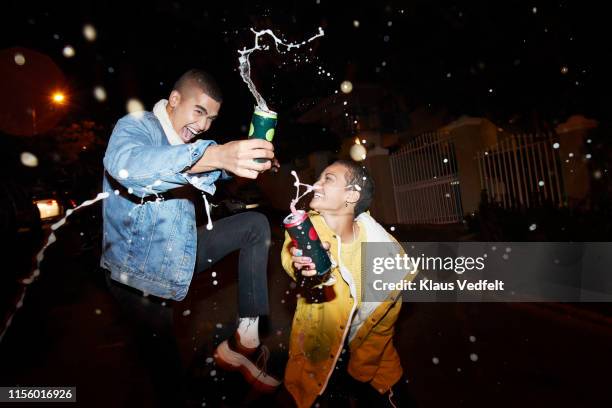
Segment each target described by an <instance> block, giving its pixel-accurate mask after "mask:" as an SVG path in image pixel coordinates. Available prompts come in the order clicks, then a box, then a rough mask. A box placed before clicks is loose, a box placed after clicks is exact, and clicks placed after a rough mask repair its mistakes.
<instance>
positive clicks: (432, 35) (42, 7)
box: [1, 0, 609, 140]
mask: <svg viewBox="0 0 612 408" xmlns="http://www.w3.org/2000/svg"><path fill="white" fill-rule="evenodd" d="M4 9H5V10H4V12H3V13H2V14H3V17H2V19H3V20H4V21H3V24H2V25H3V27H4V29H3V30H4V31H5V34H3V35H2V40H1V41H2V47H1V48H3V49H5V48H9V47H16V46H18V47H25V48H28V49H32V50H36V51H39V52H41V53H44V54H47V55H48V56H49V57H51V59H52V60H53V61H54V62H55V63H56V64H57V65H58V66H59V68H60V69H61V70H62V71H63V73H64V75H65V77H66V87H67V92H68V94H69V98H70V105H69V112H68V113H69V118H70V119H72V120H80V119H84V118H87V119H92V120H95V121H97V122H102V123H109V124H112V123H114V121H116V120H117V119H118V118H119V117H120V116H122V115H123V114H125V112H126V111H125V109H126V108H125V106H126V101H127V100H128V99H129V98H138V99H139V100H140V101H142V102H143V104H144V106H145V107H146V108H147V109H151V107H152V105H153V104H154V103H155V102H156V101H157V100H158V99H160V98H162V97H166V96H167V94H168V93H169V91H170V90H171V87H172V84H173V82H174V81H175V80H176V78H177V77H178V76H179V75H180V74H181V73H182V72H184V71H186V70H187V69H189V68H191V67H201V68H204V69H206V70H209V71H210V72H212V73H213V74H214V75H215V76H216V77H217V79H218V80H219V82H220V83H221V86H222V89H223V91H224V94H225V101H224V105H223V108H222V111H221V116H220V118H219V120H218V121H217V122H216V124H215V126H214V127H213V128H212V129H211V137H213V138H217V139H221V140H223V139H224V138H230V139H231V138H236V137H237V135H242V134H243V133H244V132H243V129H244V124H245V123H247V122H248V120H249V118H250V114H251V112H252V106H253V99H252V98H251V96H250V94H249V93H248V90H247V88H246V86H245V84H244V83H243V82H242V81H241V79H240V77H239V75H238V72H237V62H238V61H237V57H238V54H237V50H238V49H240V48H243V47H245V46H246V47H251V46H252V44H253V35H252V33H251V32H250V30H249V28H250V27H253V28H256V29H265V28H271V29H273V30H274V31H275V32H276V33H277V34H278V35H282V36H283V38H286V39H287V40H290V41H302V40H304V39H306V38H309V37H311V36H312V35H314V34H316V32H317V29H318V27H319V26H321V27H323V28H324V30H325V33H326V35H325V37H323V38H321V39H317V40H316V41H315V42H313V43H312V46H310V47H308V49H303V50H302V49H300V50H298V51H297V52H292V53H290V54H284V55H278V54H277V53H276V52H267V53H261V52H259V53H256V54H254V55H253V57H252V58H251V63H252V71H253V78H254V81H255V82H256V84H257V85H258V87H259V89H260V92H261V93H262V94H263V95H264V97H265V98H266V99H267V100H268V104H269V105H270V106H271V107H272V108H273V109H275V110H277V111H279V112H280V113H281V114H282V113H283V112H287V111H290V110H291V109H293V108H294V107H295V106H297V105H299V103H300V101H308V102H307V103H309V104H312V103H316V102H317V101H319V100H321V99H322V98H324V97H326V96H329V95H332V94H334V92H335V91H337V90H338V89H339V85H340V83H341V82H342V81H343V80H345V79H349V80H351V81H352V82H353V83H356V84H358V83H369V84H378V85H380V86H381V87H383V88H385V89H389V90H393V91H394V92H396V93H398V94H399V95H401V96H403V98H404V99H405V101H406V106H407V108H408V110H409V111H410V110H414V109H417V108H425V109H431V110H432V111H445V112H448V113H449V114H450V115H451V116H454V117H458V116H460V115H463V114H467V115H472V116H484V117H488V118H490V119H492V120H493V121H494V122H495V123H496V124H498V125H499V126H504V125H506V124H508V123H509V121H512V122H513V123H515V124H517V123H518V124H520V126H522V128H523V129H524V131H530V130H531V129H533V128H536V127H538V128H539V127H541V126H544V127H546V126H548V127H549V128H550V127H554V125H555V124H556V123H559V122H563V121H565V120H566V119H567V117H568V116H569V115H572V114H575V113H581V114H584V115H586V116H589V117H593V118H595V119H598V120H600V121H601V120H605V117H604V114H605V111H604V109H605V108H604V100H603V95H604V94H605V93H606V92H605V91H604V89H605V88H606V86H605V84H606V83H607V77H608V73H607V71H606V64H604V60H605V59H606V58H607V56H606V53H607V52H608V51H607V50H608V49H609V45H607V42H606V41H607V40H605V38H606V35H605V31H606V27H607V26H606V23H605V19H606V14H605V13H604V12H603V11H602V10H601V9H599V6H594V5H588V4H586V3H585V2H578V1H573V2H570V1H555V2H541V1H538V2H536V1H531V2H524V1H517V2H491V1H488V2H451V1H445V2H440V1H436V2H434V1H425V0H413V1H404V2H400V1H385V2H373V1H367V2H366V1H362V2H351V3H348V2H347V3H340V2H335V1H334V2H332V1H331V0H308V1H285V2H275V3H271V2H232V1H224V2H210V1H197V2H166V1H147V2H127V1H124V2H112V3H111V2H103V1H97V2H94V1H80V2H44V3H32V2H28V1H10V2H9V4H8V5H5V6H4ZM86 24H91V25H92V26H93V27H94V28H95V31H96V34H97V35H96V38H95V40H94V41H88V40H87V39H86V38H85V36H84V35H83V28H84V26H85V25H86ZM7 28H9V29H8V30H7ZM66 45H70V46H72V47H73V48H74V51H75V55H74V56H72V57H70V58H67V57H65V56H64V55H63V54H62V50H63V49H64V47H65V46H66ZM26 63H27V62H26ZM13 68H14V67H13ZM328 73H329V75H328ZM3 76H4V77H5V78H7V74H6V72H5V73H3ZM8 77H10V74H9V75H8ZM97 86H99V87H103V88H104V90H105V91H106V95H107V98H106V100H105V101H104V102H100V101H97V100H96V99H95V98H94V93H93V91H94V88H95V87H97ZM28 97H30V96H28ZM31 97H37V96H31ZM6 103H7V102H6V101H5V103H4V106H6ZM347 109H350V106H348V107H347ZM285 117H286V116H285ZM397 130H398V131H401V130H402V129H397Z"/></svg>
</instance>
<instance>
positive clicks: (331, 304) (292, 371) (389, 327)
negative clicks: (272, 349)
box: [281, 161, 402, 407]
mask: <svg viewBox="0 0 612 408" xmlns="http://www.w3.org/2000/svg"><path fill="white" fill-rule="evenodd" d="M314 187H315V189H314V197H313V199H312V200H311V201H310V208H311V209H312V210H313V211H310V212H309V215H310V219H311V221H312V223H313V225H314V227H315V229H316V230H317V232H318V234H319V237H320V239H321V241H322V243H323V246H324V247H325V248H326V249H328V250H329V254H330V256H331V257H332V259H333V261H334V263H335V264H336V265H337V266H336V267H332V271H331V275H332V279H331V280H328V282H333V284H332V286H327V287H322V286H319V288H320V290H321V293H323V295H322V296H320V298H319V299H318V300H316V301H313V300H312V299H309V298H308V297H307V296H302V297H300V298H299V299H298V302H297V308H296V312H295V316H294V319H293V325H292V331H291V339H290V348H289V361H288V363H287V368H286V370H285V380H284V384H285V387H286V389H287V390H288V391H289V393H290V394H291V395H292V396H293V399H294V400H295V402H296V404H297V406H298V407H310V406H311V405H313V403H314V402H315V400H316V399H317V397H318V396H319V395H321V394H323V392H324V391H325V389H326V387H327V385H328V382H329V379H330V377H331V375H332V373H333V372H334V371H337V370H335V367H336V364H337V363H338V360H341V361H342V360H344V362H345V361H346V359H347V357H348V360H349V361H348V368H347V371H348V373H349V374H350V376H351V377H352V378H353V379H354V380H356V381H358V382H359V383H364V384H369V385H370V386H371V387H373V388H371V389H370V390H368V391H369V392H370V393H373V394H375V395H376V398H377V399H378V400H379V401H378V402H379V404H376V406H380V403H382V404H384V405H388V406H396V405H397V402H394V399H393V389H392V386H393V385H394V384H396V383H397V382H398V381H399V380H400V378H401V377H402V367H401V365H400V359H399V356H398V354H397V351H396V350H395V347H394V346H393V341H392V337H393V332H394V324H395V322H396V320H397V316H398V313H399V311H400V307H401V299H400V298H399V296H398V295H396V296H395V297H393V298H392V299H391V300H390V301H387V302H380V303H374V302H363V303H362V301H361V243H362V242H396V241H395V239H394V238H393V237H392V236H391V235H390V234H388V233H387V232H386V231H385V230H384V228H383V227H382V226H381V225H380V224H378V223H377V222H376V221H375V220H374V219H373V218H372V217H371V216H370V215H369V214H368V213H367V212H366V211H367V210H368V208H369V206H370V203H371V202H372V198H373V194H374V183H373V180H372V179H371V178H370V176H369V175H368V174H367V172H366V170H365V168H364V167H362V166H360V165H358V164H356V163H354V162H349V161H336V162H335V163H333V164H332V165H330V166H328V167H327V168H326V169H325V170H324V171H323V173H322V174H321V176H320V177H319V180H318V181H317V182H316V183H315V184H314ZM397 248H398V252H401V248H400V247H399V245H397ZM281 258H282V263H283V267H284V269H285V270H286V271H287V273H288V274H289V276H291V278H293V279H294V280H297V281H298V282H304V281H306V282H308V280H309V277H311V276H314V275H315V274H316V265H315V264H313V263H312V260H311V259H309V258H307V257H304V256H302V253H301V251H300V250H299V249H297V248H295V247H293V244H292V241H291V239H290V237H289V235H288V234H287V233H286V234H285V243H284V246H283V250H282V254H281ZM305 286H308V284H306V285H305ZM345 344H347V345H348V351H349V352H350V353H348V355H347V354H346V353H343V347H344V346H345ZM349 355H350V357H349ZM359 383H357V384H359ZM356 388H362V389H363V387H356ZM367 388H369V387H366V390H367Z"/></svg>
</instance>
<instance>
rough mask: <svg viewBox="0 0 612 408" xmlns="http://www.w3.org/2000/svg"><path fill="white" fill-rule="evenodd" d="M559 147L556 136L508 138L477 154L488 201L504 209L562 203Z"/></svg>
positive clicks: (559, 205)
mask: <svg viewBox="0 0 612 408" xmlns="http://www.w3.org/2000/svg"><path fill="white" fill-rule="evenodd" d="M558 148H559V144H558V141H557V137H556V135H554V134H552V133H548V134H537V135H533V134H522V135H509V136H507V137H506V138H504V139H503V140H502V141H500V142H499V143H497V144H496V145H494V146H491V147H490V148H488V149H487V150H485V151H482V152H478V153H477V160H478V170H479V173H480V185H481V188H482V189H483V190H486V192H487V197H488V199H489V202H496V203H499V204H500V205H502V206H503V207H504V208H530V207H534V206H539V205H542V204H544V203H546V202H548V203H552V204H553V205H555V206H558V207H561V206H562V205H563V203H564V192H563V180H562V172H561V159H560V156H559V150H558Z"/></svg>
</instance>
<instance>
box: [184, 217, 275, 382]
mask: <svg viewBox="0 0 612 408" xmlns="http://www.w3.org/2000/svg"><path fill="white" fill-rule="evenodd" d="M269 247H270V226H269V223H268V219H267V218H266V217H265V216H264V215H262V214H259V213H255V212H247V213H240V214H236V215H233V216H230V217H226V218H222V219H220V220H218V221H216V222H215V224H214V228H213V229H212V230H207V229H206V228H203V227H202V228H200V229H198V255H197V262H196V273H199V272H201V271H203V270H205V269H207V268H208V267H210V266H211V265H213V264H214V263H215V262H217V261H218V260H220V259H221V258H223V257H224V256H226V255H227V254H229V253H231V252H233V251H236V250H240V255H239V263H238V297H239V299H238V316H239V321H238V329H237V330H236V333H235V335H234V336H233V337H231V338H230V339H228V340H226V341H224V342H222V343H221V344H220V345H219V347H218V348H217V351H216V352H215V357H216V359H217V363H219V364H220V365H221V366H223V367H225V368H226V369H239V370H240V371H241V372H242V373H243V375H244V376H245V377H246V379H247V380H248V381H249V382H251V383H253V384H255V385H256V386H257V387H259V388H261V389H262V390H265V391H271V390H273V389H274V388H276V387H277V386H278V385H279V384H280V382H279V381H278V380H276V379H274V378H272V377H271V376H269V375H268V374H267V373H266V370H265V362H266V360H267V358H268V356H269V351H268V349H267V348H265V346H261V345H260V342H259V316H261V315H267V314H268V311H269V306H268V277H267V271H268V250H269Z"/></svg>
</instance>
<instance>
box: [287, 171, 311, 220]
mask: <svg viewBox="0 0 612 408" xmlns="http://www.w3.org/2000/svg"><path fill="white" fill-rule="evenodd" d="M291 175H292V176H293V177H295V183H293V185H294V186H295V190H296V191H295V198H294V199H293V200H291V204H289V209H290V210H291V214H293V215H297V213H298V211H297V210H296V209H295V205H296V204H297V203H298V201H300V199H301V198H302V197H304V196H305V195H306V194H308V193H310V192H312V191H313V190H314V186H311V185H310V184H304V183H300V179H299V177H298V175H297V173H296V172H295V170H292V171H291ZM300 186H304V187H306V191H304V193H302V195H300Z"/></svg>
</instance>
